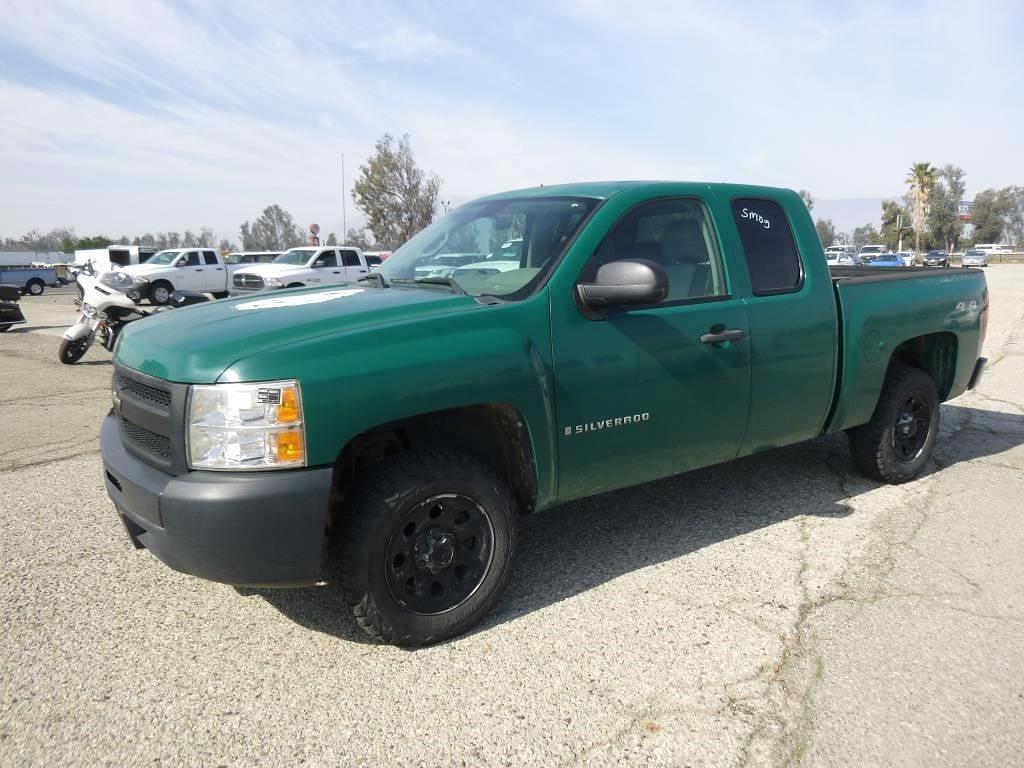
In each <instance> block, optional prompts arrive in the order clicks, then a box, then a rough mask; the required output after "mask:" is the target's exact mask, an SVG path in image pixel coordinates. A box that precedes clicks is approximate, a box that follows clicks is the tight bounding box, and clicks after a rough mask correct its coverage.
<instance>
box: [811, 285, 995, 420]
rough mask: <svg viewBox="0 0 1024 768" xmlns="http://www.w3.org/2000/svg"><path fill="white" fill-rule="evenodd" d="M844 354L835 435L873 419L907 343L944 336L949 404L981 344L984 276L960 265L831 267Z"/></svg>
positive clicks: (944, 391) (941, 385)
mask: <svg viewBox="0 0 1024 768" xmlns="http://www.w3.org/2000/svg"><path fill="white" fill-rule="evenodd" d="M830 271H831V274H832V285H833V290H834V291H835V295H836V307H837V309H838V313H839V314H838V322H839V343H840V356H839V367H838V377H837V384H838V389H837V392H836V400H835V409H834V412H833V414H832V417H831V419H830V422H829V430H830V431H833V430H838V429H847V428H850V427H854V426H857V425H859V424H863V423H865V422H866V421H867V420H868V419H869V418H871V413H872V411H873V410H874V407H875V403H876V402H877V400H878V393H879V392H880V391H881V387H882V382H883V380H884V378H885V372H886V370H887V367H888V363H889V359H890V357H891V356H892V355H893V353H894V352H896V351H897V350H898V349H900V348H901V345H902V344H904V342H906V341H907V340H909V339H914V338H917V337H922V336H935V335H942V336H944V337H945V338H946V339H947V340H948V341H949V349H951V350H952V353H951V355H950V359H949V360H948V361H946V362H945V366H946V374H945V376H944V377H943V380H941V381H937V382H936V384H937V386H938V389H939V396H940V397H941V398H942V399H943V400H948V399H950V398H952V397H956V396H957V395H959V394H960V393H961V392H963V391H964V389H965V388H966V386H967V383H968V381H969V380H970V377H971V373H972V371H973V368H974V364H975V362H976V360H977V358H978V355H979V348H980V346H981V337H982V330H981V314H982V311H983V308H984V306H985V302H986V300H987V297H986V288H985V275H984V273H983V272H982V270H980V269H963V268H961V267H953V268H949V267H944V268H930V267H929V268H925V267H884V268H883V267H830Z"/></svg>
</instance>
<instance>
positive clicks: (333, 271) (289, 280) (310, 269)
mask: <svg viewBox="0 0 1024 768" xmlns="http://www.w3.org/2000/svg"><path fill="white" fill-rule="evenodd" d="M379 265H380V257H377V256H367V255H366V254H364V253H363V252H362V251H361V250H360V249H359V248H353V247H351V246H347V245H337V246H335V245H308V246H303V247H300V248H291V249H289V250H287V251H285V252H284V253H282V254H281V255H280V256H278V257H277V258H276V259H274V261H273V262H271V263H270V264H253V265H248V264H246V265H244V267H242V268H239V269H238V270H237V271H235V273H234V275H233V277H232V281H231V288H230V293H231V295H232V296H242V295H245V294H249V293H255V292H256V291H265V290H268V289H271V290H273V289H277V288H301V287H303V286H307V285H331V284H333V283H354V282H356V281H357V280H358V279H359V278H361V277H365V276H366V275H368V274H369V273H370V270H371V269H373V268H374V267H376V266H379Z"/></svg>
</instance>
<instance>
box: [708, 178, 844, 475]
mask: <svg viewBox="0 0 1024 768" xmlns="http://www.w3.org/2000/svg"><path fill="white" fill-rule="evenodd" d="M728 205H729V210H730V212H731V214H732V219H733V222H734V225H735V231H737V232H738V234H739V243H738V244H737V246H736V248H737V251H738V253H736V255H735V258H734V259H733V260H734V261H739V262H740V263H745V264H746V266H747V273H748V275H749V278H750V295H749V296H748V297H747V298H746V299H745V303H746V305H747V315H748V316H749V318H750V350H751V402H750V425H749V427H748V429H747V436H746V438H745V439H744V441H743V448H742V450H741V454H744V455H745V454H748V453H754V452H755V451H760V450H764V449H766V448H774V447H776V446H780V445H788V444H790V443H795V442H798V441H800V440H806V439H808V438H811V437H815V436H816V435H817V434H818V433H819V432H820V430H821V427H822V425H823V424H824V422H825V419H826V417H827V414H828V409H829V406H830V405H831V402H832V396H833V392H834V390H835V371H836V352H837V348H838V340H837V336H838V329H837V325H836V302H835V295H834V293H833V291H832V280H831V276H830V275H829V271H828V267H827V265H826V264H825V261H824V259H821V257H820V253H821V244H820V243H819V241H818V237H817V233H816V232H815V231H814V228H813V225H812V224H811V220H810V217H809V216H807V215H806V213H804V214H803V215H804V218H805V219H806V221H805V222H804V223H803V224H804V225H803V226H794V224H793V222H791V221H790V218H789V216H787V213H786V211H785V210H784V209H783V207H782V206H781V205H780V204H779V202H776V201H775V200H767V199H762V198H752V197H750V198H736V199H733V200H730V201H729V202H728ZM793 210H794V211H795V212H796V215H800V214H801V213H802V212H803V206H802V205H801V206H800V209H799V210H797V207H796V202H795V198H794V204H793ZM794 232H797V233H801V234H802V235H803V239H802V240H800V241H799V248H798V247H797V245H798V242H797V240H796V239H795V238H794ZM801 253H802V254H803V256H804V258H803V259H801Z"/></svg>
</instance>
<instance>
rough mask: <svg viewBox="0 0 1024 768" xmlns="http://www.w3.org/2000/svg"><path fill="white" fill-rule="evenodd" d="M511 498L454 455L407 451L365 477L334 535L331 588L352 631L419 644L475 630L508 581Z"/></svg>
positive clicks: (475, 465) (480, 467)
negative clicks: (336, 589) (335, 585)
mask: <svg viewBox="0 0 1024 768" xmlns="http://www.w3.org/2000/svg"><path fill="white" fill-rule="evenodd" d="M513 499H514V497H513V496H512V494H511V492H510V491H509V490H508V488H507V486H506V485H505V483H504V481H503V480H502V479H501V478H500V477H499V476H498V475H497V474H495V473H494V472H493V471H492V470H491V469H490V468H489V467H487V466H486V465H484V464H482V463H481V462H480V461H478V460H477V459H475V458H473V457H471V456H467V455H465V454H461V453H454V452H438V453H432V454H430V455H419V454H415V453H408V454H404V455H402V456H399V457H398V458H397V459H394V460H391V461H388V462H386V463H382V464H378V465H376V466H375V467H372V468H371V469H370V470H368V471H367V474H366V475H365V476H364V477H363V479H362V480H361V481H360V483H359V485H358V487H357V488H356V489H355V490H354V491H353V493H352V494H351V495H350V497H349V498H348V500H347V501H346V502H345V504H344V506H343V507H342V508H341V510H340V511H339V512H338V514H337V517H336V519H340V520H341V523H340V525H339V526H338V529H337V530H336V531H335V532H334V534H333V536H332V564H333V566H334V568H335V573H336V581H338V582H339V583H340V587H341V591H342V595H343V597H344V600H345V602H346V604H347V605H348V607H349V609H350V610H351V611H352V613H353V615H354V616H355V618H356V622H357V623H358V624H359V626H360V627H361V628H362V629H363V630H365V631H366V632H367V633H369V634H370V635H372V636H373V637H375V638H377V639H378V640H382V641H384V642H388V643H394V644H395V645H403V646H419V645H427V644H430V643H435V642H438V641H440V640H444V639H445V638H448V637H452V636H453V635H457V634H459V633H461V632H464V631H465V630H466V629H468V628H469V627H471V626H472V625H474V624H476V623H477V622H478V621H479V620H480V619H481V618H482V617H483V616H484V615H485V614H486V613H487V612H488V611H489V610H490V609H491V608H492V607H493V606H494V604H495V602H496V601H497V600H498V597H499V596H500V595H501V592H502V590H503V589H504V588H505V585H506V584H507V583H508V579H509V575H510V574H511V570H512V554H513V551H514V549H515V535H516V523H517V507H516V504H515V502H514V500H513Z"/></svg>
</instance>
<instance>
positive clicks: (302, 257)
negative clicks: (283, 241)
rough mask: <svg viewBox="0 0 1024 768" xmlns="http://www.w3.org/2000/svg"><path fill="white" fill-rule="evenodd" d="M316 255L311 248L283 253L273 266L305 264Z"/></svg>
mask: <svg viewBox="0 0 1024 768" xmlns="http://www.w3.org/2000/svg"><path fill="white" fill-rule="evenodd" d="M314 253H316V250H315V249H313V248H299V249H296V250H294V251H285V252H284V253H282V254H281V255H280V256H278V257H277V258H276V259H274V263H275V264H305V263H306V262H307V261H309V257H310V256H312V255H313V254H314Z"/></svg>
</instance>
